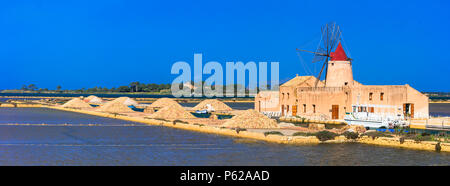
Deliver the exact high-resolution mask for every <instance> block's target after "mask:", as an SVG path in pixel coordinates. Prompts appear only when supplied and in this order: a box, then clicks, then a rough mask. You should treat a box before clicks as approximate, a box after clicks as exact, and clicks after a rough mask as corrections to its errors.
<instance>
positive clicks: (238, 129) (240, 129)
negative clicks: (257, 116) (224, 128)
mask: <svg viewBox="0 0 450 186" xmlns="http://www.w3.org/2000/svg"><path fill="white" fill-rule="evenodd" d="M235 130H236V133H238V134H239V132H241V131H247V129H243V128H236V129H235Z"/></svg>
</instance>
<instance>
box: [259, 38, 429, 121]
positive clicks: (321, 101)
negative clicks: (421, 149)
mask: <svg viewBox="0 0 450 186" xmlns="http://www.w3.org/2000/svg"><path fill="white" fill-rule="evenodd" d="M316 82H317V86H316ZM277 94H278V95H277ZM255 109H256V110H258V111H260V112H268V113H278V114H279V115H281V116H297V115H298V116H302V117H309V118H314V119H339V120H341V119H344V116H345V115H346V114H351V113H370V114H372V115H376V116H377V117H391V118H408V117H411V118H428V97H427V96H426V95H424V94H422V93H420V92H419V91H417V90H415V89H414V88H412V87H411V86H409V85H408V84H406V85H363V84H361V83H359V82H357V81H355V80H353V72H352V63H351V61H350V60H349V59H348V58H347V56H346V54H345V51H344V49H343V48H342V45H341V43H339V45H338V46H337V48H336V50H335V52H332V53H331V60H329V61H328V68H327V76H326V81H317V78H316V77H314V76H296V77H295V78H293V79H291V80H289V81H288V82H286V83H284V84H283V85H281V86H280V89H279V92H273V91H271V92H269V91H266V92H260V93H258V95H257V96H256V97H255Z"/></svg>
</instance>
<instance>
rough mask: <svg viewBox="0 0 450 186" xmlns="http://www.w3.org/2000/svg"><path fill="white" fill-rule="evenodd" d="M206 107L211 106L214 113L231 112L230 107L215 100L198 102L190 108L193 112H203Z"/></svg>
mask: <svg viewBox="0 0 450 186" xmlns="http://www.w3.org/2000/svg"><path fill="white" fill-rule="evenodd" d="M207 105H211V106H212V108H213V109H214V110H215V111H231V110H233V109H232V108H231V107H229V106H228V105H226V104H225V103H223V102H221V101H219V100H217V99H207V100H204V101H202V102H200V103H199V104H198V105H197V106H195V107H194V108H192V109H193V110H205V109H208V106H207Z"/></svg>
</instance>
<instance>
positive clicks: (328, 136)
mask: <svg viewBox="0 0 450 186" xmlns="http://www.w3.org/2000/svg"><path fill="white" fill-rule="evenodd" d="M336 136H338V134H336V133H334V132H330V131H326V130H323V131H320V132H318V133H316V137H317V139H319V140H320V141H327V140H333V139H334V138H335V137H336Z"/></svg>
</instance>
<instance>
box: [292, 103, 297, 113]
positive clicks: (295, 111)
mask: <svg viewBox="0 0 450 186" xmlns="http://www.w3.org/2000/svg"><path fill="white" fill-rule="evenodd" d="M292 115H293V116H296V115H297V105H292Z"/></svg>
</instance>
